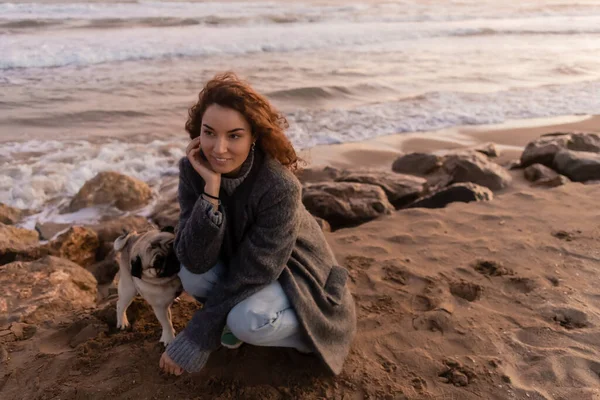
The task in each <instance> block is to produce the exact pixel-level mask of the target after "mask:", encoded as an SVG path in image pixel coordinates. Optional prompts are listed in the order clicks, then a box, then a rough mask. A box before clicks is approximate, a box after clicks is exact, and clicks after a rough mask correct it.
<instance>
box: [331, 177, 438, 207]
mask: <svg viewBox="0 0 600 400" xmlns="http://www.w3.org/2000/svg"><path fill="white" fill-rule="evenodd" d="M336 182H356V183H366V184H370V185H376V186H379V187H380V188H382V189H383V191H384V192H385V194H386V195H387V197H388V200H389V201H390V203H392V205H393V206H394V207H396V208H399V207H402V206H404V205H406V204H409V203H411V202H413V201H415V200H416V199H418V198H419V196H421V195H422V194H423V186H424V185H425V183H426V182H427V181H426V180H425V179H424V178H420V177H417V176H412V175H406V174H390V173H389V172H387V171H364V172H362V171H346V172H344V173H343V174H342V175H341V176H340V177H338V178H337V179H336Z"/></svg>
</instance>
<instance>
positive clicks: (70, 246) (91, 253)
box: [0, 226, 99, 267]
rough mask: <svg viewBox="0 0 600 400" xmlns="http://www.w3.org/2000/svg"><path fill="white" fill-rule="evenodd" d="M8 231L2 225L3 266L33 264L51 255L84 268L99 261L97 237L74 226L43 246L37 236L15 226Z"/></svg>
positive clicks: (35, 233) (85, 229)
mask: <svg viewBox="0 0 600 400" xmlns="http://www.w3.org/2000/svg"><path fill="white" fill-rule="evenodd" d="M4 228H12V230H10V231H7V230H6V229H3V228H2V227H1V226H0V235H2V236H1V237H2V238H3V239H4V240H0V265H1V264H7V263H10V262H13V261H32V260H37V259H38V258H41V257H45V256H48V255H51V256H56V257H61V258H64V259H67V260H70V261H72V262H75V263H77V264H79V265H81V266H82V267H86V266H89V265H91V264H93V263H94V261H95V259H96V252H97V250H98V245H99V242H98V236H97V235H96V233H95V232H94V231H92V230H90V229H87V228H84V227H81V226H73V227H71V228H69V229H68V230H67V231H65V232H64V233H62V234H60V235H59V236H58V237H56V238H55V239H54V240H52V241H50V242H48V243H44V244H40V242H39V240H38V239H37V238H38V233H37V232H36V231H28V230H26V229H19V228H14V227H7V226H4Z"/></svg>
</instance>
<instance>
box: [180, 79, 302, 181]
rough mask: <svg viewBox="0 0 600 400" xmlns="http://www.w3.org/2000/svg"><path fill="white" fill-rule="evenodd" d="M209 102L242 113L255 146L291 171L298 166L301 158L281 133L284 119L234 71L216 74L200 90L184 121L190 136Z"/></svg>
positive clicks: (194, 135) (197, 132)
mask: <svg viewBox="0 0 600 400" xmlns="http://www.w3.org/2000/svg"><path fill="white" fill-rule="evenodd" d="M212 104H218V105H220V106H221V107H227V108H231V109H234V110H236V111H237V112H239V113H240V114H242V115H243V116H244V118H246V120H247V121H248V123H249V124H250V126H251V128H252V136H253V137H254V138H255V139H256V144H257V146H259V147H260V148H261V149H262V150H263V151H264V152H265V153H267V154H269V155H270V156H271V157H273V158H274V159H276V160H278V161H279V162H280V163H281V164H282V165H283V166H285V167H287V168H288V169H290V170H291V171H294V172H295V171H296V170H297V169H298V162H299V161H300V160H299V158H298V156H297V155H296V151H295V150H294V147H293V146H292V143H291V142H290V140H289V139H288V138H287V136H285V133H284V131H285V129H287V128H288V126H289V125H288V122H287V119H286V118H285V117H284V116H283V114H282V113H280V112H279V111H277V110H276V109H275V108H274V107H273V106H272V105H271V103H269V100H267V98H266V97H264V96H263V95H261V94H259V93H258V92H256V91H255V90H254V89H253V88H252V87H251V86H250V85H249V84H248V83H246V82H244V81H242V80H240V79H239V78H238V77H237V75H236V74H234V73H233V72H225V73H223V74H219V75H216V76H215V77H214V78H212V79H211V80H210V81H208V82H207V83H206V85H205V86H204V88H203V89H202V91H200V94H199V95H198V102H197V103H196V104H194V105H193V106H192V107H191V108H190V109H189V111H188V120H187V122H186V123H185V130H186V131H187V132H188V133H189V134H190V139H194V138H197V137H198V136H200V127H201V126H202V117H203V116H204V112H205V111H206V109H207V108H208V107H209V106H210V105H212Z"/></svg>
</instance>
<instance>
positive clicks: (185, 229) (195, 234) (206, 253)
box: [175, 159, 226, 274]
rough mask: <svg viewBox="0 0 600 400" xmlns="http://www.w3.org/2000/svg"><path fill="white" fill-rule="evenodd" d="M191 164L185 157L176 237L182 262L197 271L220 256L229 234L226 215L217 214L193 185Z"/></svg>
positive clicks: (211, 264)
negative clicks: (226, 231) (226, 229)
mask: <svg viewBox="0 0 600 400" xmlns="http://www.w3.org/2000/svg"><path fill="white" fill-rule="evenodd" d="M190 169H192V167H191V165H189V162H187V160H185V159H183V160H182V161H181V162H180V163H179V188H178V199H179V206H180V208H181V212H180V216H179V225H178V229H177V235H176V237H175V253H176V254H177V257H178V258H179V261H180V262H181V263H182V264H183V265H185V267H186V268H187V269H188V270H190V271H191V272H193V273H196V274H201V273H204V272H206V271H208V270H209V269H211V268H212V267H213V266H214V265H215V264H216V263H217V261H218V259H219V252H220V250H221V244H222V243H223V236H224V233H225V223H226V221H225V219H226V217H225V214H224V213H223V212H222V210H220V212H218V213H215V212H214V211H213V206H212V204H211V203H210V202H208V201H206V200H204V198H202V196H200V195H199V194H198V193H197V192H196V191H195V190H194V188H193V187H192V184H191V180H190V177H189V174H190V173H192V172H193V173H195V171H193V170H192V171H190Z"/></svg>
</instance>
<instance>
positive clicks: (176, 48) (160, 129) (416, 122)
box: [0, 0, 600, 210]
mask: <svg viewBox="0 0 600 400" xmlns="http://www.w3.org/2000/svg"><path fill="white" fill-rule="evenodd" d="M599 54H600V1H591V0H579V1H568V0H519V1H516V0H506V1H502V2H500V1H494V0H425V1H416V0H414V1H408V0H400V1H393V2H392V1H390V2H386V1H364V2H353V1H344V2H342V1H339V0H335V1H310V2H304V3H298V2H287V1H283V0H281V1H277V2H273V1H269V2H251V1H242V2H173V1H168V2H165V1H127V2H97V1H94V2H78V3H74V2H68V1H38V2H12V3H10V2H1V3H0V202H1V203H5V204H8V205H11V206H15V207H20V208H34V209H38V210H42V209H47V208H48V207H49V205H50V204H52V205H54V206H55V205H56V204H58V203H59V202H60V201H64V199H67V198H68V197H69V196H72V195H73V194H75V193H76V192H77V191H78V190H79V188H81V186H82V185H83V184H84V183H85V181H87V180H89V179H91V178H92V177H94V176H95V175H96V174H97V173H98V172H99V171H103V170H116V171H119V172H121V173H124V174H127V175H131V176H134V177H137V178H140V179H142V180H144V181H146V182H148V183H149V184H151V185H152V186H154V187H156V185H158V183H159V182H160V181H161V179H162V178H164V177H165V176H170V175H173V174H176V173H177V168H176V161H177V160H178V159H179V158H180V157H182V156H183V152H184V148H185V144H186V141H187V136H186V132H185V131H184V129H183V126H184V123H185V120H186V115H187V109H188V107H189V106H190V105H192V104H193V103H194V101H195V99H196V97H197V95H198V92H199V90H200V89H201V88H202V86H203V84H204V82H205V81H206V80H207V79H209V78H210V77H212V76H213V75H214V74H216V73H218V72H222V71H226V70H231V71H235V72H236V73H237V74H238V75H240V76H241V77H242V78H244V79H246V80H248V81H249V82H250V83H251V84H252V85H253V86H255V87H256V88H257V89H258V90H259V91H261V92H262V93H264V94H266V95H267V96H268V97H269V98H270V99H271V100H272V102H273V103H274V104H275V105H276V106H277V107H279V108H280V109H281V110H282V111H283V112H285V114H286V116H287V117H288V118H289V121H290V125H291V126H290V129H289V132H288V134H289V136H290V138H291V139H292V141H293V143H294V144H295V146H296V147H297V148H298V149H303V148H309V147H312V146H316V145H320V144H331V143H343V142H350V141H360V140H365V139H369V138H373V137H377V136H381V135H389V134H397V133H403V132H415V131H435V130H437V129H441V128H446V127H450V126H456V125H481V124H494V123H502V122H505V121H509V120H515V119H527V118H545V117H553V116H562V115H580V114H581V115H585V114H600V95H599V93H600V56H599Z"/></svg>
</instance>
